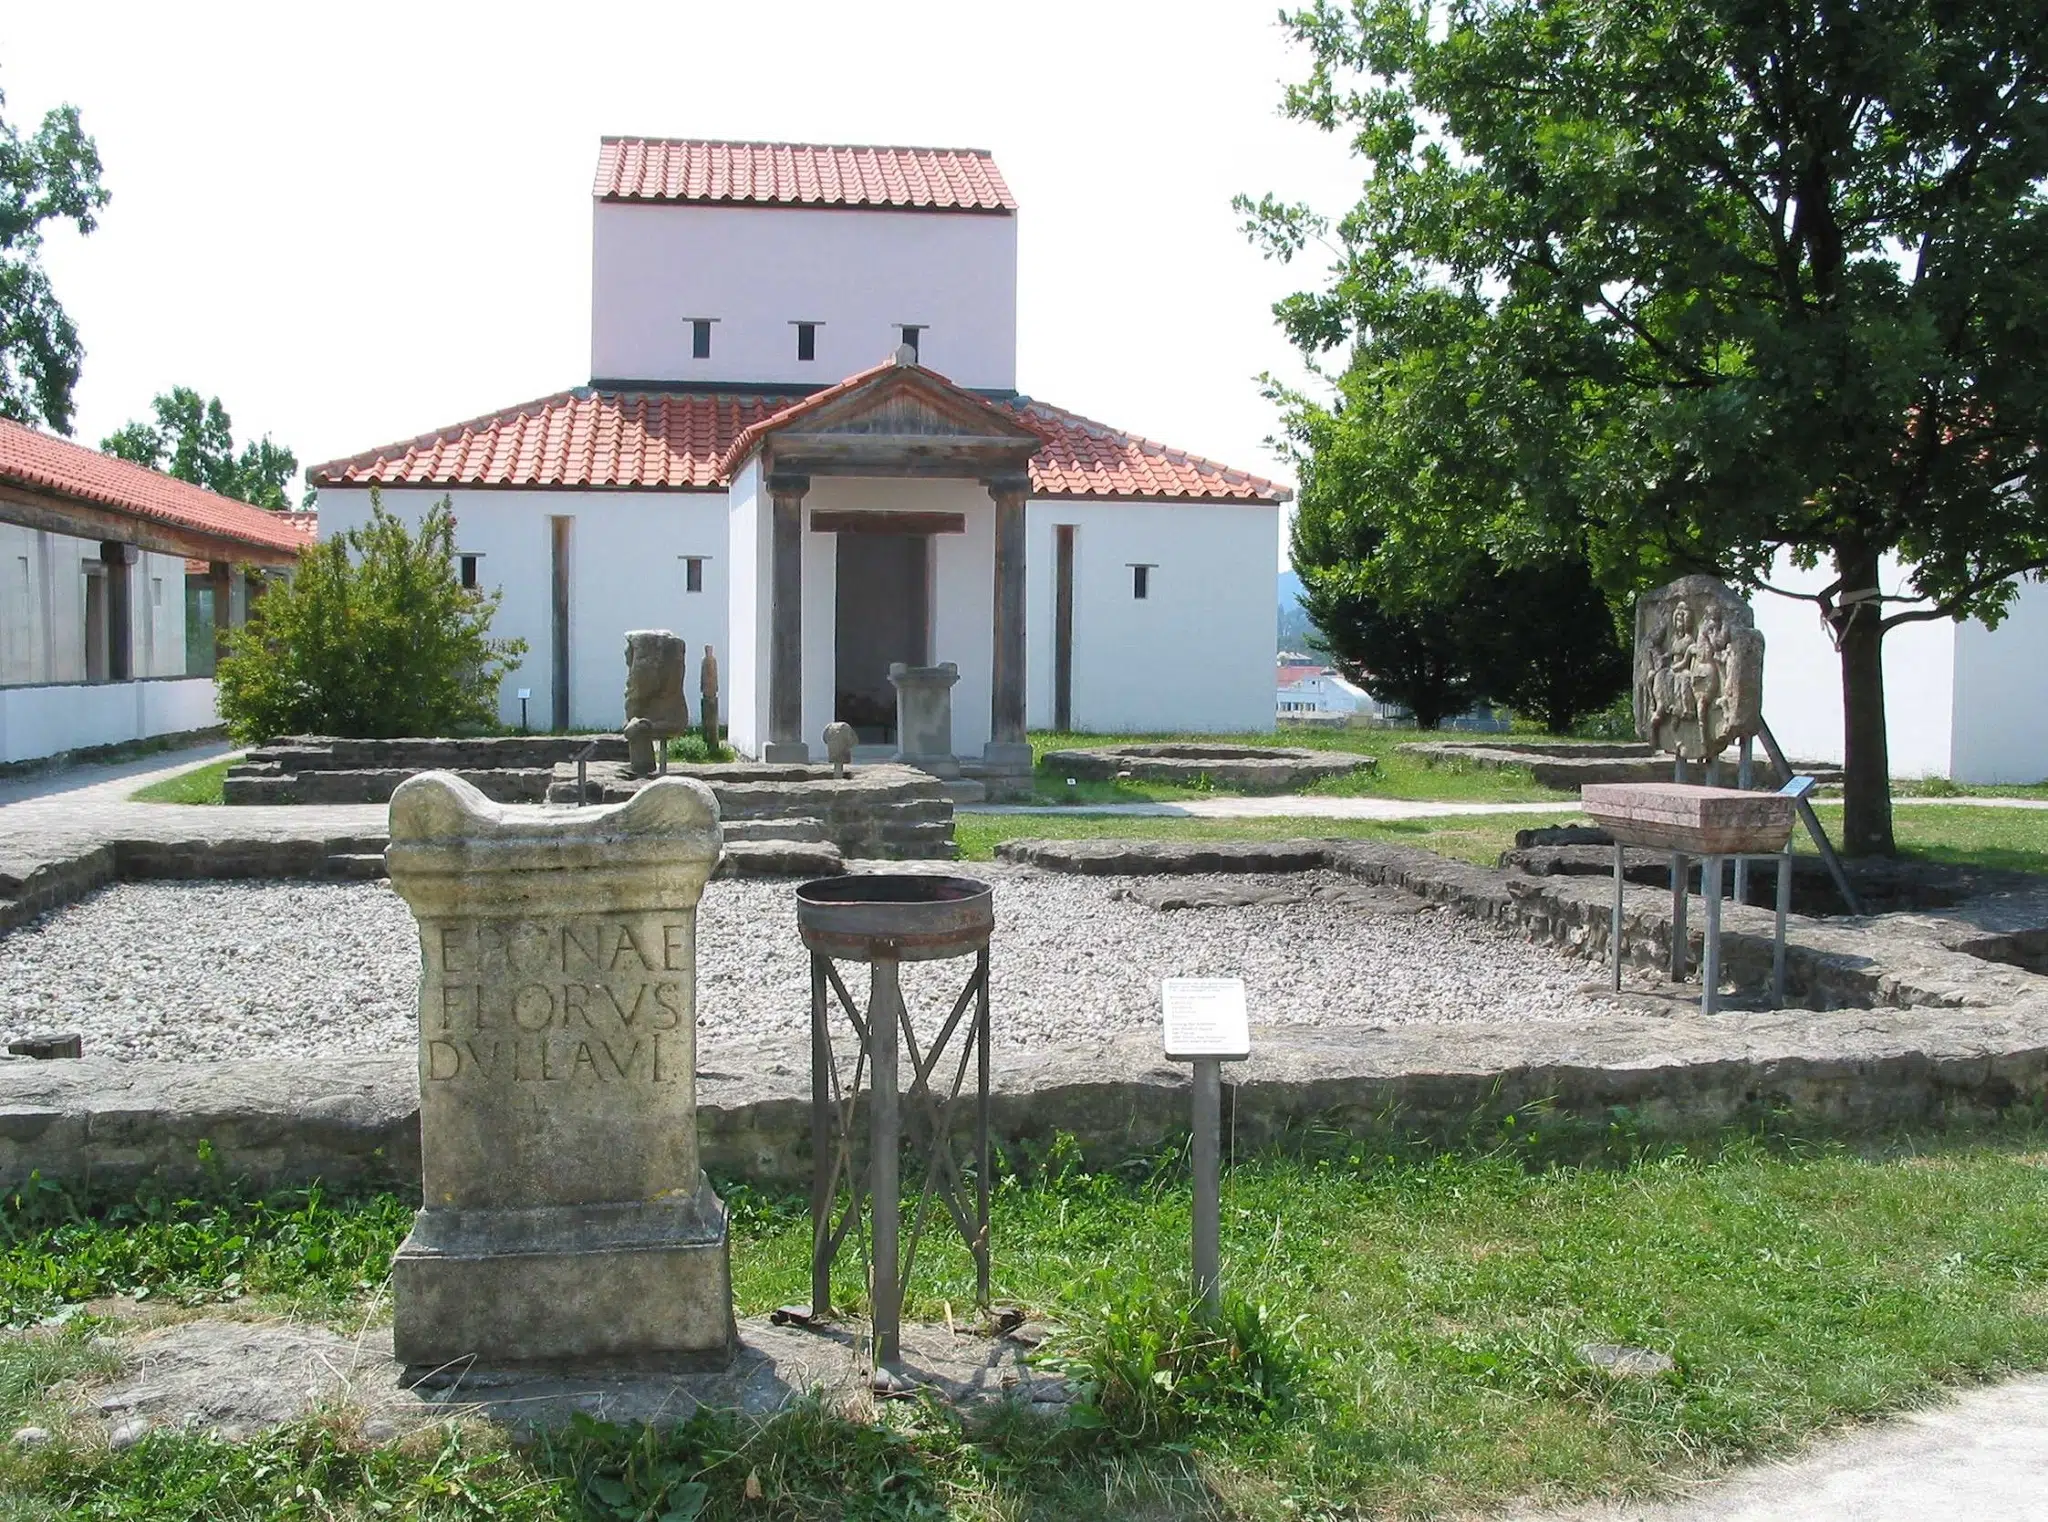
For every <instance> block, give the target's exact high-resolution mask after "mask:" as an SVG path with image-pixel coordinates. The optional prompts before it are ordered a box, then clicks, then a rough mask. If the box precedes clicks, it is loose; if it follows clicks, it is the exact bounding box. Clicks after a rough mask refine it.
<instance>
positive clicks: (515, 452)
mask: <svg viewBox="0 0 2048 1522" xmlns="http://www.w3.org/2000/svg"><path fill="white" fill-rule="evenodd" d="M859 378H860V377H853V378H852V379H859ZM844 384H846V383H845V382H842V383H841V385H844ZM831 389H832V391H833V392H834V394H837V392H838V390H839V388H838V387H833V388H831ZM815 399H816V394H814V395H813V396H811V397H804V398H798V399H794V400H793V399H792V398H790V397H788V396H763V395H760V394H758V393H755V392H748V391H717V392H649V391H627V392H617V391H592V390H589V389H586V388H578V389H576V390H574V391H560V392H557V393H556V394H555V395H553V396H544V397H541V398H540V399H539V400H537V401H531V402H525V403H522V404H521V405H519V406H517V407H508V408H506V409H504V410H503V411H502V412H495V413H490V414H487V415H486V416H483V417H480V418H474V419H472V420H471V421H469V422H466V423H457V424H455V425H453V426H452V427H448V428H443V429H439V430H437V431H435V432H433V433H425V434H421V435H420V436H419V437H418V438H416V439H411V440H407V441H405V442H403V443H398V444H391V445H387V446H385V447H384V448H381V449H372V450H366V451H365V452H364V453H362V454H359V455H354V456H351V457H350V458H348V459H345V460H333V461H330V462H328V463H327V464H324V465H315V466H314V467H313V468H312V469H311V471H310V472H308V474H309V477H310V479H311V480H312V482H313V484H314V485H315V486H320V487H334V486H371V485H377V486H420V487H434V488H441V487H451V486H502V487H552V488H560V489H571V490H573V489H577V488H583V487H623V488H654V489H662V488H666V489H669V490H698V491H719V490H723V489H724V486H725V482H724V480H723V478H722V477H721V476H720V474H719V470H720V467H721V465H722V463H723V462H724V461H725V459H726V458H727V457H728V456H729V455H730V453H731V452H732V449H733V446H734V445H735V444H737V443H738V442H739V439H740V437H741V435H742V434H743V433H744V432H745V431H746V430H748V429H749V428H751V427H752V426H753V425H754V424H756V423H766V422H769V421H771V420H772V419H774V418H775V417H777V416H778V414H783V413H786V412H788V411H790V410H791V409H792V408H804V409H805V410H808V409H809V406H810V405H812V404H814V403H815ZM989 405H991V406H993V407H995V408H996V409H997V410H999V411H1001V412H1003V413H1005V414H1007V415H1008V416H1010V417H1011V418H1013V419H1014V420H1015V421H1017V422H1019V423H1022V424H1023V425H1024V426H1025V427H1026V428H1028V429H1030V430H1031V431H1032V432H1034V433H1036V434H1037V435H1038V436H1039V437H1040V438H1041V439H1043V440H1044V441H1045V444H1044V447H1043V448H1042V449H1040V450H1039V452H1038V453H1037V454H1036V455H1034V456H1033V457H1032V460H1031V494H1032V496H1034V497H1065V498H1084V499H1086V498H1126V499H1137V500H1150V501H1167V502H1174V501H1190V502H1266V503H1272V502H1284V501H1286V500H1287V498H1288V497H1289V496H1290V495H1291V493H1289V492H1288V490H1287V489H1286V488H1285V487H1282V486H1276V485H1275V484H1274V483H1273V482H1271V481H1267V480H1263V479H1261V478H1260V477H1258V476H1254V475H1249V474H1247V473H1246V472H1244V471H1241V470H1231V469H1229V468H1228V467H1226V466H1222V465H1218V464H1216V463H1215V462H1214V461H1212V460H1205V459H1202V458H1201V457H1200V456H1198V455H1191V454H1188V453H1186V452H1185V451H1183V450H1178V449H1170V448H1168V447H1167V446H1166V445H1164V444H1155V443H1153V442H1152V441H1151V440H1149V439H1141V438H1138V437H1136V436H1135V435H1133V434H1127V433H1119V432H1118V431H1117V430H1116V429H1114V428H1109V427H1106V426H1105V425H1103V424H1101V423H1096V422H1091V421H1089V420H1088V419H1087V418H1084V417H1079V416H1077V415H1075V414H1074V413H1071V412H1066V411H1063V410H1062V409H1060V408H1058V407H1051V406H1048V405H1046V404H1045V403H1044V402H1036V401H1028V400H1025V399H1023V398H1018V399H1016V400H1013V401H1008V402H994V403H990V404H989Z"/></svg>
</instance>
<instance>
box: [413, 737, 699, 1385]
mask: <svg viewBox="0 0 2048 1522" xmlns="http://www.w3.org/2000/svg"><path fill="white" fill-rule="evenodd" d="M720 847H721V841H720V832H719V822H718V805H717V802H716V800H715V799H713V797H712V796H711V793H710V790H709V789H708V788H706V787H704V786H703V785H702V784H701V783H698V782H693V781H687V780H684V779H682V778H674V777H665V778H659V779H657V780H655V781H653V782H651V783H649V784H648V785H647V786H646V787H644V788H642V789H641V790H640V791H639V792H638V793H636V794H635V795H634V796H633V797H632V798H631V799H629V800H628V801H626V802H625V803H622V804H618V805H615V806H610V807H600V808H594V809H575V810H568V811H563V810H552V811H549V810H538V809H526V810H522V809H510V808H506V807H503V806H500V805H497V804H494V803H492V802H491V801H490V800H489V799H487V798H485V797H484V796H483V795H482V794H481V793H479V792H477V790H476V789H475V788H473V787H470V786H469V785H468V784H466V783H464V782H462V781H461V780H460V779H458V778H455V777H451V776H448V775H446V774H445V773H429V774H426V775H424V776H420V777H415V778H413V779H412V780H410V781H408V782H407V783H405V784H404V785H403V786H402V787H400V788H399V790H398V792H397V793H396V794H394V795H393V797H392V800H391V845H390V847H389V849H388V850H387V852H386V859H387V862H388V864H389V868H390V872H391V880H392V886H393V887H394V888H396V889H397V890H398V892H399V893H400V895H401V896H403V897H404V898H405V900H406V902H407V903H408V904H409V905H410V906H411V907H412V910H413V914H414V917H415V918H416V919H417V920H418V922H419V929H420V948H421V957H422V972H421V979H420V1048H419V1075H420V1155H421V1200H422V1205H421V1209H420V1213H419V1216H418V1217H417V1218H416V1220H415V1222H414V1225H413V1230H412V1233H411V1234H410V1235H409V1236H408V1237H407V1238H406V1240H405V1242H404V1243H403V1244H402V1245H401V1246H400V1247H399V1250H398V1254H397V1257H396V1259H395V1260H394V1263H393V1268H392V1283H393V1296H394V1303H393V1318H394V1323H393V1324H394V1328H395V1335H396V1339H397V1350H398V1356H399V1358H400V1359H402V1360H403V1361H404V1362H406V1363H408V1364H412V1365H415V1366H423V1367H436V1366H440V1365H444V1364H449V1363H454V1362H459V1361H470V1362H474V1363H475V1364H477V1365H480V1366H483V1367H500V1366H516V1365H527V1364H545V1365H550V1366H606V1365H610V1364H612V1363H614V1362H617V1361H619V1360H620V1359H629V1360H630V1361H633V1362H636V1363H656V1364H659V1363H664V1362H666V1363H669V1364H672V1365H674V1366H676V1367H682V1366H687V1365H690V1364H697V1363H704V1362H711V1363H717V1362H721V1361H723V1360H724V1359H726V1358H728V1357H730V1354H731V1349H732V1342H733V1328H732V1310H731V1289H730V1283H731V1281H730V1269H729V1266H728V1256H727V1239H726V1225H725V1213H724V1210H723V1208H722V1207H721V1206H720V1205H719V1203H718V1200H717V1198H716V1196H715V1195H713V1194H712V1192H711V1189H710V1186H709V1184H707V1183H706V1182H705V1180H704V1176H703V1172H702V1170H701V1169H700V1167H699V1166H698V1151H697V1109H696V976H695V970H696V910H697V902H698V898H699V896H700V895H701V893H702V892H703V887H704V882H705V879H706V878H707V877H709V875H710V873H711V871H712V868H713V866H714V865H715V864H716V862H717V860H718V857H719V854H720Z"/></svg>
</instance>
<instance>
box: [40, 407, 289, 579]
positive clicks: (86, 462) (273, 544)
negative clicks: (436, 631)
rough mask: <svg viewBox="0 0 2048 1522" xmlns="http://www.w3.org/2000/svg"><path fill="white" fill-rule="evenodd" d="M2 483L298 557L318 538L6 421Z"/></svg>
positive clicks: (276, 516) (280, 516)
mask: <svg viewBox="0 0 2048 1522" xmlns="http://www.w3.org/2000/svg"><path fill="white" fill-rule="evenodd" d="M0 482H5V483H7V484H9V485H13V486H20V487H26V488H28V489H29V490H31V491H42V492H52V493H55V494H56V495H58V496H63V497H72V498H75V499H77V500H78V501H81V502H90V503H93V504H94V505H96V506H99V507H111V508H113V509H115V510H116V511H118V512H124V513H132V514H134V515H135V516H136V517H138V518H147V519H151V520H153V521H155V522H158V523H167V524H170V525H172V526H174V527H177V528H183V529H192V530H196V531H198V532H200V533H205V534H215V535H219V536H220V537H222V538H226V539H232V540H235V541H237V542H239V543H241V544H245V545H248V546H250V547H251V548H253V549H261V550H267V551H270V552H272V555H271V556H270V557H267V558H275V553H276V552H278V551H283V552H285V553H287V554H296V553H297V552H298V551H300V550H302V549H304V548H305V547H306V545H307V544H309V543H310V542H311V541H312V539H313V537H314V536H313V534H311V533H309V532H306V531H304V530H303V528H302V526H301V525H299V524H297V523H295V522H294V521H293V520H294V519H295V518H298V517H300V516H302V515H300V514H294V513H273V512H266V511H265V510H264V509H262V508H260V507H251V506H250V505H249V504H248V503H246V502H237V501H235V500H234V499H233V498H232V497H223V496H219V495H217V494H215V493H213V492H210V491H208V490H206V489H205V488H204V487H202V486H194V485H192V484H191V483H190V482H189V481H180V480H178V479H177V478H176V477H174V476H167V475H165V474H163V472H161V471H156V470H150V469H148V468H146V467H145V466H141V465H131V464H130V463H129V462H128V461H126V460H117V459H115V458H114V457H113V456H112V455H104V454H101V453H99V451H97V450H93V449H87V448H85V447H84V446H83V445H79V444H73V443H70V442H68V441H66V440H64V439H56V438H52V437H50V435H49V434H47V433H39V432H37V431H36V430H35V429H33V428H28V427H24V426H23V425H22V424H20V423H16V422H11V421H8V420H6V419H4V418H0Z"/></svg>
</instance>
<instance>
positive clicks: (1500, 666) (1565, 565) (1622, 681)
mask: <svg viewBox="0 0 2048 1522" xmlns="http://www.w3.org/2000/svg"><path fill="white" fill-rule="evenodd" d="M1482 576H1483V583H1482V586H1481V588H1479V589H1478V591H1479V595H1477V596H1475V597H1474V598H1472V599H1471V601H1470V602H1469V603H1468V604H1467V605H1466V613H1465V619H1464V625H1463V626H1464V627H1465V628H1466V629H1467V630H1469V631H1470V639H1471V642H1472V649H1473V653H1472V662H1473V665H1474V667H1475V668H1476V669H1477V671H1478V673H1479V680H1478V685H1479V691H1480V693H1481V695H1483V696H1484V697H1485V698H1486V700H1487V701H1488V702H1490V703H1498V704H1500V705H1501V706H1503V707H1505V708H1511V709H1513V710H1514V711H1515V712H1516V713H1517V714H1519V715H1522V716H1523V717H1526V718H1531V719H1534V720H1536V722H1537V723H1539V724H1541V725H1542V726H1543V727H1544V728H1545V729H1547V730H1548V731H1550V733H1552V734H1554V735H1562V734H1569V733H1571V731H1572V729H1573V727H1574V726H1576V725H1577V724H1578V722H1579V720H1581V719H1583V718H1585V717H1586V716H1587V715H1588V714H1594V713H1598V712H1599V711H1600V710H1601V709H1603V708H1606V707H1607V706H1608V705H1609V704H1611V703H1612V702H1613V701H1614V700H1615V699H1616V698H1618V697H1620V696H1621V694H1622V693H1623V692H1625V691H1626V690H1627V689H1628V685H1629V680H1630V678H1631V677H1632V676H1633V674H1634V671H1635V661H1634V657H1633V655H1632V654H1631V652H1630V650H1629V647H1628V646H1627V645H1626V644H1624V643H1623V642H1622V634H1621V626H1620V624H1619V623H1618V622H1617V621H1616V620H1615V616H1614V609H1613V607H1612V606H1611V605H1610V604H1609V603H1608V601H1607V594H1606V593H1604V592H1602V591H1601V590H1600V588H1599V586H1598V585H1596V584H1595V582H1594V580H1593V569H1592V567H1591V566H1589V565H1587V564H1586V560H1585V557H1584V556H1583V555H1573V556H1566V557H1563V558H1561V559H1557V560H1550V561H1544V562H1541V563H1538V564H1533V565H1521V566H1512V567H1502V566H1497V565H1493V564H1492V563H1491V562H1489V563H1488V564H1487V566H1486V568H1485V570H1484V572H1483V573H1482Z"/></svg>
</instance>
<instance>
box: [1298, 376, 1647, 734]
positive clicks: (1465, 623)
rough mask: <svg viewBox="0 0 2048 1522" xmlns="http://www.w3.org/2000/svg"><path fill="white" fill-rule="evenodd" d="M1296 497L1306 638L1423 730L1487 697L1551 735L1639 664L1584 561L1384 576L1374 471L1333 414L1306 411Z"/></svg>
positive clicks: (1486, 560)
mask: <svg viewBox="0 0 2048 1522" xmlns="http://www.w3.org/2000/svg"><path fill="white" fill-rule="evenodd" d="M1296 426H1297V435H1296V448H1295V458H1296V463H1297V465H1298V467H1299V470H1300V480H1301V497H1300V504H1299V507H1298V509H1297V510H1296V512H1295V516H1294V530H1293V537H1292V541H1291V547H1292V555H1293V560H1294V568H1295V571H1296V573H1297V574H1298V575H1299V576H1300V577H1301V579H1302V605H1303V607H1304V608H1305V609H1306V610H1307V613H1308V616H1309V619H1310V621H1311V622H1312V623H1313V624H1314V625H1315V629H1316V634H1315V637H1314V638H1312V639H1311V641H1310V643H1311V644H1313V645H1314V646H1315V647H1316V648H1317V649H1319V650H1321V651H1323V652H1324V653H1325V654H1328V655H1329V656H1331V657H1332V658H1333V659H1334V660H1335V661H1336V662H1337V665H1338V667H1339V669H1341V670H1342V671H1343V672H1344V674H1345V675H1346V676H1347V677H1349V678H1350V679H1351V680H1352V681H1355V682H1357V683H1358V684H1359V685H1360V686H1362V687H1363V688H1365V690H1366V691H1367V692H1369V693H1371V694H1372V695H1373V696H1374V697H1375V698H1378V699H1379V700H1380V701H1381V702H1383V703H1397V704H1399V705H1400V706H1401V707H1403V708H1406V709H1407V710H1408V711H1409V712H1410V713H1412V714H1414V715H1415V722H1416V723H1417V724H1418V725H1420V726H1421V727H1422V728H1424V729H1435V728H1436V727H1437V726H1438V725H1439V724H1440V723H1442V721H1443V720H1444V719H1446V718H1449V717H1451V716H1452V715H1455V714H1458V713H1462V712H1463V711H1464V710H1465V709H1466V708H1468V707H1470V706H1471V705H1472V704H1473V703H1474V702H1477V701H1481V700H1484V701H1486V702H1490V703H1498V704H1500V705H1502V706H1503V707H1507V708H1511V709H1513V710H1515V711H1516V712H1517V713H1521V714H1525V715H1528V716H1529V717H1532V718H1534V719H1536V720H1537V721H1538V722H1540V723H1541V724H1542V725H1543V727H1544V728H1545V729H1547V730H1550V731H1552V732H1553V733H1557V734H1562V733H1565V732H1566V731H1568V730H1570V729H1571V727H1572V726H1573V725H1574V724H1576V723H1577V722H1578V721H1579V719H1580V718H1582V717H1583V716H1584V715H1586V714H1589V713H1595V712H1598V711H1599V710H1600V709H1602V708H1605V707H1606V706H1607V705H1608V704H1609V703H1611V702H1612V701H1613V700H1614V698H1615V697H1616V695H1617V694H1619V693H1620V692H1621V691H1622V690H1623V689H1624V688H1625V687H1626V686H1627V685H1628V681H1629V674H1630V657H1629V653H1628V651H1627V649H1626V648H1625V647H1624V646H1623V644H1622V641H1621V637H1620V631H1619V629H1618V627H1617V625H1616V622H1615V617H1614V612H1613V610H1612V608H1611V607H1610V606H1609V605H1608V601H1607V598H1606V595H1605V594H1604V593H1603V592H1602V591H1601V590H1600V588H1599V587H1598V586H1597V585H1596V584H1595V583H1594V580H1593V574H1592V570H1591V568H1590V567H1589V566H1588V565H1587V563H1586V560H1585V556H1584V555H1583V554H1577V555H1570V554H1567V555H1558V556H1554V557H1553V558H1551V559H1548V560H1543V561H1537V562H1532V563H1528V564H1523V565H1517V566H1512V567H1503V566H1502V565H1500V564H1499V563H1498V562H1497V561H1495V560H1494V559H1493V558H1492V557H1491V556H1489V555H1487V554H1484V553H1482V552H1477V551H1473V552H1468V553H1467V554H1465V555H1463V556H1462V557H1460V559H1459V561H1458V563H1457V564H1456V565H1455V566H1454V567H1452V568H1450V570H1449V573H1448V574H1446V575H1442V576H1440V577H1438V578H1437V579H1436V580H1434V581H1433V582H1432V583H1430V584H1429V585H1428V586H1427V587H1426V588H1425V589H1424V590H1423V591H1421V592H1419V593H1418V592H1417V591H1415V590H1414V589H1413V588H1406V587H1403V586H1401V585H1400V584H1399V582H1398V581H1397V580H1396V579H1395V578H1393V577H1390V576H1389V575H1387V574H1386V561H1385V559H1384V557H1383V555H1382V553H1381V552H1382V550H1383V548H1384V532H1385V531H1384V530H1383V529H1382V528H1381V527H1380V524H1379V521H1378V519H1377V518H1376V517H1375V515H1373V514H1372V513H1370V512H1366V511H1360V510H1359V509H1360V506H1361V504H1360V501H1359V493H1361V492H1362V491H1364V490H1365V489H1366V487H1365V484H1364V483H1365V482H1366V481H1367V480H1369V479H1370V476H1369V472H1370V468H1371V466H1372V464H1373V463H1374V462H1373V460H1372V457H1371V455H1370V453H1369V452H1368V451H1362V450H1361V449H1360V448H1359V443H1360V440H1359V437H1358V432H1357V430H1355V429H1350V428H1346V427H1344V426H1342V423H1341V421H1340V420H1339V419H1338V418H1336V417H1333V416H1332V415H1331V414H1330V413H1328V412H1327V411H1317V410H1307V411H1303V412H1300V413H1298V414H1297V417H1296Z"/></svg>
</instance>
